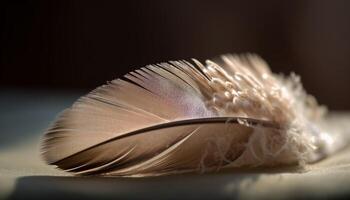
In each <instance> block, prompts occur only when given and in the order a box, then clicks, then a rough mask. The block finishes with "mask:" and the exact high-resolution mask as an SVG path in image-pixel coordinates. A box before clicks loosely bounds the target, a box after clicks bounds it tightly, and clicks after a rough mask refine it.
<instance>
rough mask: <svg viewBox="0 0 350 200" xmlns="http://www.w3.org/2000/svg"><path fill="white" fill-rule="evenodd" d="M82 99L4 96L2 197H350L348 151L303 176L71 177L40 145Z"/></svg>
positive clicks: (293, 172)
mask: <svg viewBox="0 0 350 200" xmlns="http://www.w3.org/2000/svg"><path fill="white" fill-rule="evenodd" d="M81 94H82V93H76V94H74V93H73V94H72V93H52V92H50V93H49V92H47V91H39V92H38V91H3V92H2V93H1V96H0V97H1V98H0V99H1V105H0V108H1V112H0V113H1V114H0V118H1V126H0V127H1V139H2V143H1V146H0V195H1V198H5V197H10V198H14V199H38V197H50V198H51V197H54V198H57V199H62V198H63V197H70V198H77V199H80V198H81V199H92V198H101V197H102V198H107V199H108V198H109V199H120V198H122V199H127V198H129V199H130V198H131V199H140V198H142V199H162V198H163V199H164V198H166V199H179V198H181V199H184V198H188V199H199V198H200V199H214V198H215V199H242V198H244V199H245V198H254V197H264V198H271V197H275V198H285V199H293V198H296V197H304V198H308V197H313V198H317V199H318V198H330V197H332V198H338V197H339V198H340V197H347V196H349V195H350V188H349V185H350V148H347V149H344V150H343V151H341V152H339V153H337V154H336V155H334V156H333V157H330V158H328V159H325V160H323V161H321V162H319V163H317V164H314V165H309V166H307V169H306V170H303V171H300V170H298V169H290V168H289V169H288V168H285V169H272V170H269V171H266V170H265V171H259V172H258V171H247V172H239V173H238V172H236V171H225V172H222V173H210V174H203V175H199V174H186V175H181V176H164V177H153V178H101V177H71V176H69V175H68V174H66V173H63V172H61V171H59V170H56V169H54V168H53V167H50V166H48V165H45V164H44V162H42V160H41V159H40V156H39V149H38V142H39V138H40V137H41V136H42V131H43V130H44V129H45V128H46V126H47V125H48V124H49V123H50V121H51V120H52V119H54V117H55V115H56V114H57V113H58V112H59V111H60V110H61V109H62V108H64V107H66V106H69V105H70V104H71V103H72V102H73V101H74V100H75V99H76V98H77V97H78V96H80V95H81ZM15 100H16V101H15ZM19 105H21V106H19ZM349 122H350V114H347V113H343V114H336V115H334V117H333V118H332V120H331V121H330V123H332V124H334V125H335V126H350V125H349ZM349 130H350V129H349ZM5 141H6V142H5Z"/></svg>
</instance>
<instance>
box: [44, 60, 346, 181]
mask: <svg viewBox="0 0 350 200" xmlns="http://www.w3.org/2000/svg"><path fill="white" fill-rule="evenodd" d="M324 111H325V109H324V108H323V107H320V106H318V105H317V103H316V101H315V99H314V98H313V97H311V96H309V95H307V94H306V93H305V91H304V90H303V88H302V86H301V83H300V80H299V78H298V76H296V75H294V74H292V75H291V77H288V78H284V77H282V76H278V75H276V74H273V73H271V71H270V69H269V67H268V66H267V64H266V63H265V62H264V61H263V60H262V59H260V58H259V57H258V56H256V55H250V54H249V55H242V56H236V55H223V56H221V57H220V58H219V59H215V60H214V61H210V60H208V61H206V62H205V64H201V63H200V62H199V61H197V60H194V59H193V60H192V63H190V62H187V61H174V62H168V63H161V64H157V65H149V66H147V67H144V68H141V69H139V70H136V71H134V72H130V73H129V74H127V75H125V77H124V79H117V80H113V81H112V82H110V83H108V84H107V85H104V86H101V87H99V88H97V89H95V90H94V91H92V92H91V93H89V94H88V95H86V96H83V97H81V98H80V99H79V100H78V101H77V102H76V103H74V105H73V106H72V107H71V108H68V109H67V110H65V111H64V112H63V113H62V114H61V115H60V116H59V117H58V119H57V121H56V122H55V123H54V124H53V125H52V127H51V128H50V129H49V130H48V131H47V133H46V135H45V139H44V141H43V157H44V159H45V160H46V161H47V163H49V164H53V165H56V166H57V167H59V168H61V169H63V170H66V171H69V172H73V173H76V174H100V175H115V176H149V175H161V174H172V173H182V172H194V171H199V172H203V171H210V170H217V169H221V168H225V167H232V168H245V167H256V166H264V167H269V166H279V165H290V164H299V165H303V164H305V163H308V162H314V161H317V160H319V159H321V158H323V157H325V156H327V155H328V154H330V153H332V152H334V151H336V150H338V149H339V148H341V147H342V146H344V145H345V142H343V141H344V140H343V139H342V138H340V136H338V135H336V134H331V133H326V132H324V131H323V130H322V128H321V126H322V123H323V122H322V121H323V114H324Z"/></svg>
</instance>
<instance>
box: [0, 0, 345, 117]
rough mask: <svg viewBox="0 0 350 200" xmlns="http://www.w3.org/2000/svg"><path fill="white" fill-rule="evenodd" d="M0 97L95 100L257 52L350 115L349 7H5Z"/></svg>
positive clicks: (323, 3) (188, 3) (314, 2)
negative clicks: (82, 95)
mask: <svg viewBox="0 0 350 200" xmlns="http://www.w3.org/2000/svg"><path fill="white" fill-rule="evenodd" d="M0 5H1V6H0V7H1V8H0V9H1V10H0V15H1V18H0V20H1V22H0V29H1V32H0V34H1V35H0V51H1V57H0V69H1V70H0V84H1V87H0V89H2V90H4V89H5V90H6V91H9V90H12V89H21V90H23V89H24V90H26V89H30V90H33V89H40V90H45V91H47V90H48V91H54V90H55V91H56V90H74V89H79V90H82V91H84V92H85V91H86V92H87V91H89V90H91V89H94V88H95V87H97V86H99V85H101V84H104V83H106V81H108V80H112V79H114V78H117V77H120V76H122V75H124V74H125V73H127V72H129V71H131V70H134V69H136V68H139V67H143V66H145V65H146V64H152V63H158V62H162V61H168V60H177V59H189V58H192V57H194V58H198V59H199V60H201V61H204V59H206V58H212V57H214V56H217V55H220V54H223V53H245V52H255V53H257V54H259V55H261V56H262V57H263V58H264V59H265V60H267V61H268V63H269V64H270V65H271V67H272V69H273V70H274V71H275V72H282V73H285V74H289V73H290V72H291V71H294V72H296V73H297V74H300V75H301V77H302V81H303V83H304V86H305V88H306V89H307V91H308V92H309V93H311V94H313V95H315V96H316V97H317V99H318V100H319V102H320V103H322V104H326V105H328V107H329V108H331V109H334V110H343V109H350V93H349V91H350V78H349V75H350V37H349V36H350V12H349V9H350V1H345V0H344V1H337V0H336V1H327V0H309V1H303V0H300V1H280V0H272V1H251V0H247V1H241V0H231V1H209V0H206V1H203V0H183V1H181V0H177V1H165V0H159V1H93V0H84V1H45V0H41V1H40V0H39V1H16V0H13V1H6V0H4V1H1V3H0Z"/></svg>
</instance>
